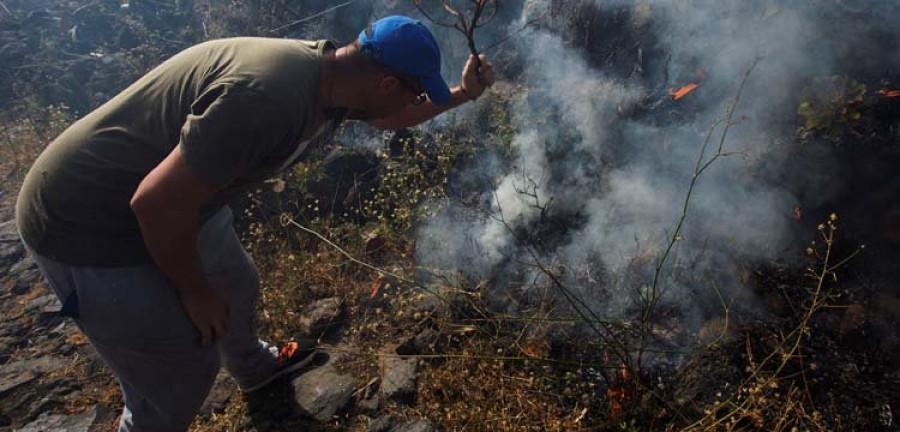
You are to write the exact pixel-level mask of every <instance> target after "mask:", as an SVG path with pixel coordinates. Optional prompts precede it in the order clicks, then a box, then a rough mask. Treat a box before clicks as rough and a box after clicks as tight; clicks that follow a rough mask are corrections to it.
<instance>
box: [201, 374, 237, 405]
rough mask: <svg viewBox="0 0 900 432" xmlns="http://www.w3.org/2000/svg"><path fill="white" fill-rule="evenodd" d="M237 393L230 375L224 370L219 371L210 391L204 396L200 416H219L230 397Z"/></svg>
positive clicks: (235, 385)
mask: <svg viewBox="0 0 900 432" xmlns="http://www.w3.org/2000/svg"><path fill="white" fill-rule="evenodd" d="M236 392H237V384H235V383H234V380H233V379H231V375H229V374H228V371H227V370H225V368H222V369H219V374H218V375H216V382H215V384H213V387H212V390H210V391H209V395H208V396H206V400H205V401H204V402H203V406H201V407H200V415H201V416H204V417H206V416H209V415H211V414H219V413H222V412H224V411H225V406H226V405H227V404H228V400H229V399H231V395H233V394H235V393H236Z"/></svg>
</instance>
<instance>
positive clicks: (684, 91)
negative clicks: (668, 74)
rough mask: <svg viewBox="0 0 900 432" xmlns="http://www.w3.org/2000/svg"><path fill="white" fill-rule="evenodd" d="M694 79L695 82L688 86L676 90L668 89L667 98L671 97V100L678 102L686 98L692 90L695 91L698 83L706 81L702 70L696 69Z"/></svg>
mask: <svg viewBox="0 0 900 432" xmlns="http://www.w3.org/2000/svg"><path fill="white" fill-rule="evenodd" d="M696 79H697V81H696V82H692V83H690V84H688V85H685V86H683V87H681V88H680V89H678V90H676V89H674V88H672V89H669V96H672V100H676V101H677V100H680V99H681V98H683V97H685V96H687V95H688V94H690V93H691V92H693V91H694V90H697V89H698V88H700V84H699V83H702V82H703V81H706V71H705V70H703V69H702V68H700V69H697V73H696Z"/></svg>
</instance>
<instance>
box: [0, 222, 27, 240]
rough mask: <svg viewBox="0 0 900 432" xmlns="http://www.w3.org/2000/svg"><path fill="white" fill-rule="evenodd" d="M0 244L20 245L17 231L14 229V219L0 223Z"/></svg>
mask: <svg viewBox="0 0 900 432" xmlns="http://www.w3.org/2000/svg"><path fill="white" fill-rule="evenodd" d="M0 242H18V243H19V244H21V243H22V242H20V241H19V230H18V228H16V221H15V219H11V220H8V221H6V222H2V223H0Z"/></svg>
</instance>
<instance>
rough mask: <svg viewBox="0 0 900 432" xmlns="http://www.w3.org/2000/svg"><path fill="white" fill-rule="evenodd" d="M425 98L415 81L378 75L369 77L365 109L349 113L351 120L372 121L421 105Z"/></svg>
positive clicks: (389, 75) (401, 77) (394, 76)
mask: <svg viewBox="0 0 900 432" xmlns="http://www.w3.org/2000/svg"><path fill="white" fill-rule="evenodd" d="M426 99H427V98H426V97H425V92H424V91H423V90H422V87H421V85H420V84H419V82H418V80H417V79H414V78H411V77H404V76H400V75H392V74H387V73H379V74H376V75H374V76H372V77H371V81H370V85H369V86H368V88H367V91H366V98H365V104H366V108H365V109H364V110H363V112H361V113H351V115H352V116H353V118H357V119H362V120H374V119H381V118H385V117H390V116H392V115H394V114H397V113H399V112H400V111H402V110H403V109H405V108H407V107H409V106H411V105H418V104H421V103H423V102H424V101H425V100H426Z"/></svg>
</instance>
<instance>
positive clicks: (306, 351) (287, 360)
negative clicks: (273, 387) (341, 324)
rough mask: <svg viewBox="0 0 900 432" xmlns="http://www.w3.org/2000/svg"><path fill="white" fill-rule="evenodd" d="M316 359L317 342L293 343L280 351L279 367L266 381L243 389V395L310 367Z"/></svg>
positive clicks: (304, 340)
mask: <svg viewBox="0 0 900 432" xmlns="http://www.w3.org/2000/svg"><path fill="white" fill-rule="evenodd" d="M315 357H316V340H315V339H300V340H298V341H291V342H288V343H286V344H284V346H282V347H280V348H279V349H278V357H277V361H278V366H277V367H276V369H275V372H273V373H272V374H271V375H269V376H268V377H266V379H264V380H262V381H260V382H258V383H256V384H254V385H252V386H250V387H247V388H242V389H241V391H242V392H243V393H252V392H254V391H257V390H259V389H261V388H263V387H265V386H267V385H269V384H270V383H272V381H275V380H277V379H278V378H281V377H283V376H285V375H287V374H289V373H291V372H294V371H297V370H299V369H301V368H303V367H305V366H307V365H309V364H310V363H311V362H312V361H313V359H314V358H315Z"/></svg>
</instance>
